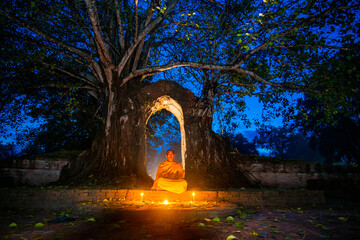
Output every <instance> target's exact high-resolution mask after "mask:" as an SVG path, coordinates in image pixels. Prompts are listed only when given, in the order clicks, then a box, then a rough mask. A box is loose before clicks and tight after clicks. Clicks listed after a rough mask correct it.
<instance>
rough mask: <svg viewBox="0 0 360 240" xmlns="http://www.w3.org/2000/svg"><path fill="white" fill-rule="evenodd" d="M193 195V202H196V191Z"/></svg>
mask: <svg viewBox="0 0 360 240" xmlns="http://www.w3.org/2000/svg"><path fill="white" fill-rule="evenodd" d="M192 195H193V202H195V193H194V192H193V193H192Z"/></svg>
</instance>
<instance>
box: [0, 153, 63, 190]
mask: <svg viewBox="0 0 360 240" xmlns="http://www.w3.org/2000/svg"><path fill="white" fill-rule="evenodd" d="M67 163H68V160H67V159H63V158H54V159H34V160H29V159H17V160H13V162H12V163H11V164H10V165H9V166H7V167H3V168H0V176H1V179H2V181H5V182H6V184H7V185H35V186H41V185H46V184H48V183H51V182H55V181H57V180H58V179H59V176H60V171H61V169H62V168H63V166H65V165H66V164H67Z"/></svg>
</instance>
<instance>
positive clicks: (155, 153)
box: [146, 109, 182, 179]
mask: <svg viewBox="0 0 360 240" xmlns="http://www.w3.org/2000/svg"><path fill="white" fill-rule="evenodd" d="M168 149H172V150H174V152H175V158H174V161H176V162H179V163H181V162H182V157H181V134H180V124H179V122H178V120H177V119H176V117H175V115H174V114H172V113H171V112H169V111H167V110H165V109H162V110H160V111H157V112H155V113H154V114H152V115H151V117H150V118H149V120H148V123H147V125H146V157H147V161H146V170H147V173H148V174H149V175H150V176H151V177H152V178H153V179H155V176H156V172H157V169H158V167H159V165H160V163H162V162H163V161H164V160H165V159H166V151H167V150H168Z"/></svg>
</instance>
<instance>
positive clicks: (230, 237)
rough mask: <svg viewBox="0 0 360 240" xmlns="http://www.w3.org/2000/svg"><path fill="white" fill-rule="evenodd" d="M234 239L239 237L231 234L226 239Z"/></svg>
mask: <svg viewBox="0 0 360 240" xmlns="http://www.w3.org/2000/svg"><path fill="white" fill-rule="evenodd" d="M233 239H237V237H235V236H234V235H229V236H228V237H227V238H226V240H233Z"/></svg>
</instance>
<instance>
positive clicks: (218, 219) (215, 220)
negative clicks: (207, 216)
mask: <svg viewBox="0 0 360 240" xmlns="http://www.w3.org/2000/svg"><path fill="white" fill-rule="evenodd" d="M211 221H213V222H220V218H218V217H214V218H213V219H212V220H211Z"/></svg>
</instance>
